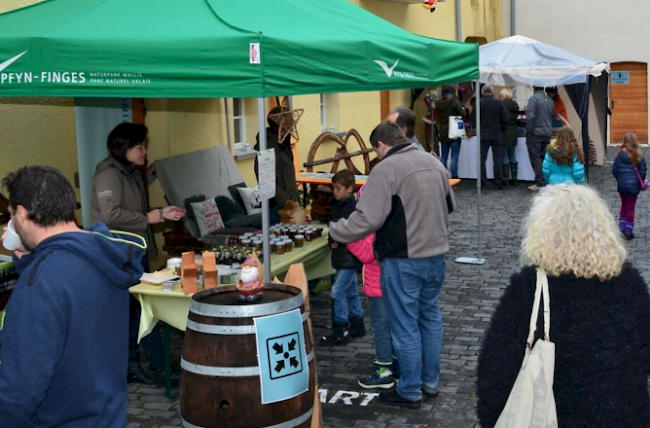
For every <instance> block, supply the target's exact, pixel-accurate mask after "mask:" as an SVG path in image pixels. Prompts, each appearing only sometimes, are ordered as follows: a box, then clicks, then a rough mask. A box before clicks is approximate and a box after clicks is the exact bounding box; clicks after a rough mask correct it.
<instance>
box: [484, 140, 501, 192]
mask: <svg viewBox="0 0 650 428" xmlns="http://www.w3.org/2000/svg"><path fill="white" fill-rule="evenodd" d="M490 147H491V148H492V172H493V173H494V184H495V185H497V186H501V183H502V181H503V166H502V165H501V162H502V161H503V141H502V140H481V182H483V183H485V182H487V174H486V172H485V161H486V160H487V155H488V150H490Z"/></svg>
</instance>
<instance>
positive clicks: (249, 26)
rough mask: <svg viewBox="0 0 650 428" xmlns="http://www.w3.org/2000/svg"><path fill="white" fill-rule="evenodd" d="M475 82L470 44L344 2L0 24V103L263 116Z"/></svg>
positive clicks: (83, 1) (97, 6)
mask: <svg viewBox="0 0 650 428" xmlns="http://www.w3.org/2000/svg"><path fill="white" fill-rule="evenodd" d="M478 77H479V68H478V46H477V45H474V44H464V43H458V42H451V41H444V40H437V39H432V38H428V37H423V36H418V35H414V34H411V33H409V32H407V31H405V30H403V29H401V28H399V27H397V26H395V25H392V24H390V23H389V22H386V21H384V20H382V19H381V18H378V17H377V16H375V15H373V14H372V13H369V12H367V11H365V10H363V9H361V8H359V7H357V6H355V5H353V4H351V3H349V2H348V1H346V0H327V1H316V0H273V1H270V0H246V1H234V0H185V1H183V2H178V1H172V0H137V1H133V0H49V1H45V2H43V3H39V4H36V5H33V6H30V7H27V8H24V9H19V10H16V11H13V12H9V13H6V14H3V15H0V96H12V97H19V96H39V97H43V96H65V97H144V98H156V97H164V98H172V97H182V98H200V97H210V98H220V97H237V98H251V97H255V98H259V102H258V105H259V106H260V111H264V103H263V99H262V97H267V96H278V95H298V94H311V93H330V92H351V91H372V90H391V89H405V88H421V87H427V86H437V85H441V84H444V83H452V82H463V81H469V80H476V79H478ZM263 116H264V115H263V114H260V115H259V122H260V137H261V138H260V140H261V141H260V146H261V147H262V148H265V147H266V135H265V129H266V128H265V118H264V117H263ZM78 144H83V143H82V142H78ZM82 167H83V165H80V169H81V168H82ZM92 167H93V166H89V168H92ZM82 202H83V201H82ZM263 213H264V220H263V222H264V225H265V234H266V233H267V230H268V227H267V225H268V206H267V203H264V209H263ZM265 241H267V240H265ZM267 243H268V242H267ZM265 252H266V253H267V254H268V248H265ZM267 260H268V258H267ZM265 265H266V266H265V268H266V269H269V265H268V263H265ZM268 277H269V275H267V278H268Z"/></svg>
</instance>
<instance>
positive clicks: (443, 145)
mask: <svg viewBox="0 0 650 428" xmlns="http://www.w3.org/2000/svg"><path fill="white" fill-rule="evenodd" d="M436 111H437V112H438V120H437V121H436V130H437V131H438V138H439V139H440V161H441V162H442V164H443V165H444V166H447V161H448V159H449V152H450V151H451V164H450V165H449V170H450V171H451V178H458V155H459V154H460V143H461V140H460V138H455V139H453V140H451V139H449V116H460V117H465V109H464V108H463V106H462V105H461V104H460V101H458V98H456V86H455V85H444V86H443V87H442V97H441V98H440V99H439V100H438V101H436Z"/></svg>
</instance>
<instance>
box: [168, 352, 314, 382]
mask: <svg viewBox="0 0 650 428" xmlns="http://www.w3.org/2000/svg"><path fill="white" fill-rule="evenodd" d="M313 359H314V351H312V352H310V353H309V354H307V362H310V361H311V360H313ZM181 367H182V368H183V370H186V371H188V372H190V373H195V374H199V375H205V376H215V377H248V376H259V375H260V368H259V366H252V367H213V366H203V365H200V364H194V363H190V362H189V361H186V360H185V358H183V357H181Z"/></svg>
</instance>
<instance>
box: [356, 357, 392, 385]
mask: <svg viewBox="0 0 650 428" xmlns="http://www.w3.org/2000/svg"><path fill="white" fill-rule="evenodd" d="M391 366H392V363H381V362H379V361H377V360H375V366H374V368H373V370H372V373H371V374H370V376H362V377H360V378H359V380H358V383H359V386H360V387H361V388H366V389H373V388H382V389H390V388H392V387H393V385H395V381H394V380H393V372H392V371H391V369H390V367H391Z"/></svg>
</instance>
